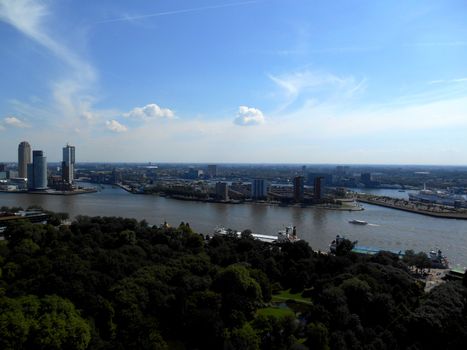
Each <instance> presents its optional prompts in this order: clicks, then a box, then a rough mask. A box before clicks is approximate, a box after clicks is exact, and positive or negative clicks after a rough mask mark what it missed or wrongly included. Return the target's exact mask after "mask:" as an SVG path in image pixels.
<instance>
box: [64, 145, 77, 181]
mask: <svg viewBox="0 0 467 350" xmlns="http://www.w3.org/2000/svg"><path fill="white" fill-rule="evenodd" d="M74 171H75V146H70V145H68V144H67V145H66V146H65V147H63V161H62V180H63V181H64V182H66V183H69V184H72V183H73V182H74V176H73V174H74Z"/></svg>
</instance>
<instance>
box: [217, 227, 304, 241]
mask: <svg viewBox="0 0 467 350" xmlns="http://www.w3.org/2000/svg"><path fill="white" fill-rule="evenodd" d="M213 233H214V235H215V236H226V235H234V236H237V237H239V238H240V237H242V232H240V231H235V230H231V229H227V228H225V227H223V226H218V227H216V228H215V229H214V232H213ZM251 236H252V237H253V238H254V239H257V240H259V241H261V242H265V243H286V242H291V243H294V242H298V241H300V238H298V236H297V228H296V227H295V226H287V227H286V228H285V229H284V230H280V231H278V232H277V235H276V236H271V235H263V234H258V233H252V234H251Z"/></svg>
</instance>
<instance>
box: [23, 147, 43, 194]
mask: <svg viewBox="0 0 467 350" xmlns="http://www.w3.org/2000/svg"><path fill="white" fill-rule="evenodd" d="M27 169H28V170H27V174H28V189H30V190H45V189H47V158H46V157H44V152H42V151H33V152H32V163H29V164H28V168H27Z"/></svg>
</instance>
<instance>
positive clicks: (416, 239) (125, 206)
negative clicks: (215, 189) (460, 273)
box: [0, 186, 467, 267]
mask: <svg viewBox="0 0 467 350" xmlns="http://www.w3.org/2000/svg"><path fill="white" fill-rule="evenodd" d="M378 191H384V195H388V196H395V197H396V196H398V197H405V196H407V193H406V192H398V191H397V190H378ZM367 192H369V191H367ZM375 194H383V193H375ZM30 205H39V206H41V207H43V208H44V209H47V210H52V211H57V212H67V213H69V214H70V216H71V217H75V216H77V215H90V216H98V215H99V216H122V217H130V218H136V219H138V220H142V219H145V220H147V221H148V222H149V223H151V224H161V223H163V222H164V221H167V222H168V223H169V224H170V225H178V224H179V223H180V222H181V221H184V222H189V223H190V226H191V227H192V228H193V229H194V230H196V231H197V232H200V233H205V234H206V233H211V232H212V231H213V229H214V228H215V227H216V226H218V225H222V226H225V227H228V228H232V229H236V230H244V229H251V230H252V231H253V232H255V233H262V234H275V233H276V232H277V231H278V230H279V229H282V228H284V227H285V226H287V225H292V224H293V225H295V226H297V230H298V234H299V236H300V237H301V238H302V239H305V240H306V241H308V242H309V243H310V245H311V246H312V247H313V248H314V249H321V250H327V249H328V246H329V243H330V241H331V240H332V239H333V238H334V237H335V236H336V234H340V235H344V236H345V237H347V238H349V239H351V240H358V242H359V244H361V245H365V246H373V247H380V248H384V249H390V250H397V251H398V250H406V249H413V250H415V251H416V252H418V251H428V250H430V249H434V248H436V249H441V250H442V251H443V253H444V254H445V255H447V256H448V258H449V261H450V262H451V265H453V266H456V265H459V266H462V267H464V266H467V220H452V219H439V218H432V217H428V216H423V215H418V214H413V213H408V212H404V211H400V210H394V209H389V208H384V207H379V206H374V205H369V204H365V205H364V208H365V210H363V211H359V212H348V211H333V210H326V209H317V208H294V207H279V206H270V205H264V204H219V203H202V202H190V201H180V200H175V199H169V198H164V197H159V196H151V195H135V194H131V193H128V192H125V191H124V190H122V189H120V188H113V187H111V186H104V187H103V188H102V190H101V191H99V192H97V193H88V194H80V195H75V196H54V195H40V194H19V193H0V206H10V207H11V206H21V207H23V208H26V207H28V206H30ZM352 219H358V220H365V221H367V222H368V223H369V225H365V226H361V225H354V224H350V223H349V220H352Z"/></svg>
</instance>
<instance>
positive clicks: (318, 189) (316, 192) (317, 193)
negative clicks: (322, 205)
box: [313, 176, 324, 200]
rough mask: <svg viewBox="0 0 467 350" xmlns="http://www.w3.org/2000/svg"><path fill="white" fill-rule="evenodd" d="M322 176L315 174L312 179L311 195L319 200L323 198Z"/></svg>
mask: <svg viewBox="0 0 467 350" xmlns="http://www.w3.org/2000/svg"><path fill="white" fill-rule="evenodd" d="M322 180H323V177H321V176H317V177H315V180H314V187H313V197H314V199H315V200H321V199H322V198H323V194H324V193H323V192H324V187H323V184H322Z"/></svg>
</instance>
